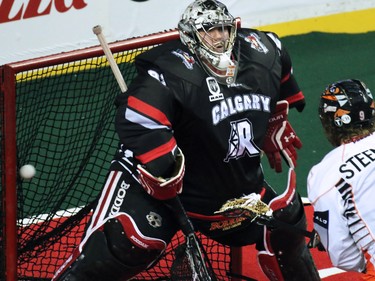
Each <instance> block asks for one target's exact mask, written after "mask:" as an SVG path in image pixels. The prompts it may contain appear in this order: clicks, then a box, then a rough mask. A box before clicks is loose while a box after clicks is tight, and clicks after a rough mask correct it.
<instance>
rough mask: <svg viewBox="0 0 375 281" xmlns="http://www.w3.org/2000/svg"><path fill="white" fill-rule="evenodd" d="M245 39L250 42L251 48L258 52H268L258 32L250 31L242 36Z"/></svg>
mask: <svg viewBox="0 0 375 281" xmlns="http://www.w3.org/2000/svg"><path fill="white" fill-rule="evenodd" d="M244 39H245V41H246V42H248V43H250V46H251V48H253V49H254V50H256V51H258V52H260V53H265V54H267V53H268V49H267V47H266V45H264V44H263V42H262V41H261V39H260V37H259V35H258V34H256V33H254V32H251V33H250V35H248V36H246V37H244Z"/></svg>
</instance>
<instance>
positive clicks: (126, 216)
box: [52, 170, 313, 281]
mask: <svg viewBox="0 0 375 281" xmlns="http://www.w3.org/2000/svg"><path fill="white" fill-rule="evenodd" d="M265 189H266V192H265V196H264V198H263V199H264V200H265V202H268V201H269V200H270V199H272V198H273V197H275V196H276V193H275V192H274V191H273V190H272V189H271V188H270V187H269V186H268V185H266V184H265ZM302 209H303V208H302ZM192 216H193V218H192V221H193V223H194V226H195V227H196V230H199V231H200V232H201V233H203V234H205V235H206V236H208V237H210V238H212V239H214V240H216V241H218V242H219V243H222V244H225V245H230V246H244V245H251V244H257V248H258V250H261V249H262V245H264V243H263V237H264V235H263V234H264V227H263V226H260V225H258V224H256V223H254V222H251V221H250V220H249V219H247V218H236V219H228V218H225V219H222V220H217V216H216V217H215V219H213V218H209V217H204V216H200V215H196V214H195V215H194V214H192ZM178 229H179V226H178V225H177V223H176V219H175V217H174V214H173V213H171V212H170V210H169V209H168V208H167V207H166V206H165V205H164V203H163V202H161V201H158V200H156V199H154V198H152V197H151V196H149V195H148V194H147V193H146V192H145V191H144V190H143V188H142V187H141V186H140V184H139V183H138V181H137V180H136V179H135V178H134V177H133V174H132V173H128V172H126V171H123V170H122V171H119V170H112V171H111V172H110V173H109V175H108V177H107V181H106V184H105V187H104V189H103V191H102V193H101V196H100V198H99V200H98V203H97V206H96V209H95V210H94V212H93V216H92V218H91V220H90V222H89V224H88V225H87V228H86V233H85V236H84V237H83V239H82V242H81V244H80V245H79V246H78V247H77V249H76V250H75V251H74V253H73V254H72V256H71V257H70V258H69V259H68V260H67V261H66V262H65V264H64V265H63V266H62V267H61V268H60V269H59V270H58V272H57V273H56V275H55V277H54V279H52V280H54V281H56V280H58V281H78V280H79V281H86V280H97V281H101V280H103V281H104V280H109V279H108V278H109V276H110V280H113V281H115V280H119V281H120V280H127V279H130V278H132V277H134V276H135V275H137V274H138V273H139V272H141V271H143V270H145V269H147V268H149V267H151V266H152V265H153V263H154V262H155V261H157V260H158V258H159V256H160V254H161V253H163V251H164V250H165V248H166V246H167V245H168V243H169V242H170V241H171V239H172V237H173V236H174V235H175V234H176V232H177V231H178ZM287 235H289V234H287ZM275 239H279V240H280V243H283V241H287V240H288V237H283V235H282V234H280V236H279V237H278V238H275ZM302 246H303V245H302ZM286 254H287V253H286ZM292 254H295V253H292ZM295 258H296V259H299V258H302V257H301V256H300V257H295ZM309 262H311V260H309ZM311 266H313V265H311ZM93 276H95V278H94V279H92V278H93ZM301 280H302V279H301ZM306 280H307V279H306Z"/></svg>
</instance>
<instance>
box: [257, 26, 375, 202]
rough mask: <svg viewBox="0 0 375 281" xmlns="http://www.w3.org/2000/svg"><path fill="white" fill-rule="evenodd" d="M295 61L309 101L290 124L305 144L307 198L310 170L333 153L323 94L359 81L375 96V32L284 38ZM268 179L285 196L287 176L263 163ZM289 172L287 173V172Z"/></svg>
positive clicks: (302, 180)
mask: <svg viewBox="0 0 375 281" xmlns="http://www.w3.org/2000/svg"><path fill="white" fill-rule="evenodd" d="M282 42H283V44H284V46H286V47H287V48H288V51H289V53H290V56H291V58H292V60H293V65H294V73H295V76H296V78H297V80H298V82H299V84H300V87H301V88H302V90H303V92H304V94H305V97H306V107H305V110H304V111H303V112H302V113H298V112H297V111H296V110H291V111H290V122H291V123H292V125H293V127H294V129H295V130H296V132H297V135H298V136H299V137H300V138H301V140H302V142H303V147H302V149H301V150H300V151H299V153H298V155H299V159H298V166H297V168H296V172H297V185H298V191H299V192H300V193H301V195H302V196H306V194H307V193H306V179H307V175H308V172H309V170H310V168H311V167H312V166H313V165H314V164H316V163H317V162H319V161H320V160H321V158H322V157H323V156H324V155H325V153H327V152H328V151H329V150H331V149H332V146H331V145H330V144H329V143H328V141H327V140H326V139H325V137H324V135H323V131H322V128H321V125H320V121H319V118H318V113H317V108H318V102H319V96H320V93H321V92H322V91H323V90H324V88H325V86H326V85H328V84H329V83H331V82H334V81H337V80H340V79H347V78H357V79H360V80H362V81H364V82H365V83H366V84H367V86H368V87H369V88H370V89H373V93H375V60H374V46H375V32H369V33H364V34H327V33H320V32H313V33H309V34H306V35H299V36H288V37H283V38H282ZM263 160H264V161H263V164H264V165H263V166H264V169H265V173H266V176H267V177H268V179H269V182H270V183H271V185H272V186H273V187H274V188H275V189H276V190H277V191H279V192H281V191H282V190H283V189H284V188H285V185H286V176H285V173H282V174H281V175H280V174H276V173H274V172H273V171H271V170H270V169H269V168H268V167H269V165H268V163H267V161H266V159H263ZM284 170H285V169H284Z"/></svg>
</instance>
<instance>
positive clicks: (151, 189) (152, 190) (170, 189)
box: [137, 149, 185, 200]
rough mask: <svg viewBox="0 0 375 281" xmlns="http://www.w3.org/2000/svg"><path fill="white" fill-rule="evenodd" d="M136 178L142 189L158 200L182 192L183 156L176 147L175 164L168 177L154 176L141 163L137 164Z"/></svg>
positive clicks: (169, 197) (172, 196)
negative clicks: (137, 174)
mask: <svg viewBox="0 0 375 281" xmlns="http://www.w3.org/2000/svg"><path fill="white" fill-rule="evenodd" d="M137 169H138V173H139V176H138V179H139V181H140V183H141V185H142V187H143V188H144V190H145V191H146V192H147V193H148V194H150V195H151V196H152V197H154V198H156V199H158V200H167V199H171V198H174V197H176V196H177V194H180V193H181V192H182V180H183V177H184V174H185V157H184V155H183V154H182V152H181V150H180V149H178V153H177V157H176V165H175V169H174V172H173V174H172V176H171V177H170V178H167V179H164V178H162V177H155V176H153V175H152V174H151V173H149V172H148V171H147V170H146V169H145V168H144V167H142V166H141V165H138V166H137Z"/></svg>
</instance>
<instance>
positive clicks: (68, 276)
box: [52, 215, 166, 281]
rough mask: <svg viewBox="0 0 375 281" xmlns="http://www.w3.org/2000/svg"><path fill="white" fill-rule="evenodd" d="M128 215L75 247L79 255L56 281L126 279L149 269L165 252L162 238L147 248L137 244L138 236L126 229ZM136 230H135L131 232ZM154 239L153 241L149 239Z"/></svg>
mask: <svg viewBox="0 0 375 281" xmlns="http://www.w3.org/2000/svg"><path fill="white" fill-rule="evenodd" d="M124 218H125V216H123V215H122V218H121V216H119V217H118V218H117V219H111V220H108V221H107V222H106V223H105V225H104V226H103V227H102V230H96V231H94V232H93V233H92V234H91V235H90V237H89V238H88V239H87V241H86V243H85V244H84V246H83V249H82V252H81V253H79V251H78V249H77V250H76V254H73V256H76V257H77V258H75V259H71V261H69V260H68V262H67V263H66V264H65V265H64V266H63V267H62V268H61V269H60V270H59V271H58V272H57V273H56V275H55V277H54V278H53V279H52V280H53V281H92V280H96V281H107V280H111V281H123V280H128V279H130V278H132V277H134V276H135V275H137V274H138V273H140V272H142V271H143V270H145V269H147V267H149V266H150V265H151V264H152V263H153V262H154V261H156V260H157V258H158V257H159V256H160V254H161V253H162V252H163V250H164V248H165V245H166V244H165V243H164V242H163V241H156V240H155V241H154V244H153V245H151V244H152V243H151V242H150V245H147V244H146V243H144V244H143V242H142V241H138V242H139V243H140V244H143V245H144V247H141V246H138V244H135V243H134V242H132V241H134V239H136V240H139V239H138V238H137V237H135V236H136V235H133V236H132V235H130V237H132V238H130V237H128V236H129V235H128V234H126V233H125V232H124V228H123V223H124V221H125V219H124ZM132 232H133V231H132ZM150 241H153V240H150Z"/></svg>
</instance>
